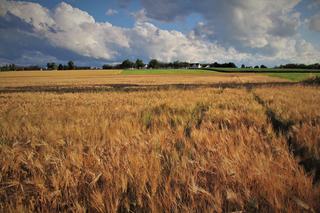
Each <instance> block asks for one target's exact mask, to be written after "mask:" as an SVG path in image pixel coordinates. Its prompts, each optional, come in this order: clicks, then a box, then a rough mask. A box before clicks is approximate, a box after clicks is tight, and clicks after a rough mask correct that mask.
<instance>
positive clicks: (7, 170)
mask: <svg viewBox="0 0 320 213" xmlns="http://www.w3.org/2000/svg"><path fill="white" fill-rule="evenodd" d="M318 96H320V93H319V90H318V89H317V88H316V87H315V88H313V87H301V86H290V87H286V88H285V89H283V88H281V89H279V88H272V87H267V88H257V89H254V88H253V89H250V90H248V89H245V88H243V89H241V88H240V89H228V88H225V89H222V88H220V89H219V88H218V89H213V88H198V89H197V88H196V89H190V90H182V89H170V90H159V91H129V92H123V91H113V92H101V93H90V92H87V93H86V92H84V93H61V94H60V93H59V94H58V93H49V92H32V93H31V92H25V93H2V94H0V137H1V138H0V168H1V174H0V211H6V212H29V211H30V212H52V211H62V212H65V211H68V212H69V211H72V212H150V211H151V212H233V211H244V212H297V211H298V212H302V211H309V212H316V211H318V210H319V209H320V187H319V184H318V183H317V182H315V175H316V174H315V172H314V171H316V168H313V167H312V169H314V170H307V169H306V167H305V166H304V165H302V164H301V156H299V155H297V154H296V153H295V152H294V151H293V150H292V147H291V146H292V144H290V143H288V142H290V140H289V139H290V138H291V139H293V138H294V139H295V142H296V143H297V144H300V146H301V147H307V150H308V154H309V155H312V156H314V158H315V159H318V157H319V155H318V154H319V137H318V136H319V133H320V132H319V131H320V130H319V119H318V118H319V116H320V113H319V111H318V109H317V107H318V106H320V103H319V100H320V99H319V98H318ZM306 106H308V108H306ZM270 112H271V113H270ZM287 120H293V121H294V122H295V124H292V125H290V126H289V127H288V128H287V129H285V128H284V127H283V126H285V124H286V121H287ZM300 121H301V122H300ZM276 122H279V124H278V126H280V127H283V128H282V129H281V128H278V127H277V125H276V124H277V123H276ZM299 122H300V123H299ZM300 146H299V147H300ZM302 160H303V159H302Z"/></svg>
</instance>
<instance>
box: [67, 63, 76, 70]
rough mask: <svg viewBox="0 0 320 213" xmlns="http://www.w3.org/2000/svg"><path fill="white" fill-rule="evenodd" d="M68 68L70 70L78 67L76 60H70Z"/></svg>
mask: <svg viewBox="0 0 320 213" xmlns="http://www.w3.org/2000/svg"><path fill="white" fill-rule="evenodd" d="M68 69H69V70H74V69H76V66H75V65H74V62H73V61H69V62H68Z"/></svg>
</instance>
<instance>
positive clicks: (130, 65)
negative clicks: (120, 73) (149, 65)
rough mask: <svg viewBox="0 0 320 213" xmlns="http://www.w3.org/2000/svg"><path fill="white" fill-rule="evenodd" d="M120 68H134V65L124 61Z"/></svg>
mask: <svg viewBox="0 0 320 213" xmlns="http://www.w3.org/2000/svg"><path fill="white" fill-rule="evenodd" d="M120 67H121V68H122V69H129V68H133V67H134V63H133V62H132V61H130V60H129V59H127V60H124V61H123V62H122V63H121V65H120Z"/></svg>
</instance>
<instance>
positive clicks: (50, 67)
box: [47, 62, 58, 70]
mask: <svg viewBox="0 0 320 213" xmlns="http://www.w3.org/2000/svg"><path fill="white" fill-rule="evenodd" d="M57 68H58V66H57V65H56V63H54V62H52V63H50V62H49V63H47V69H48V70H56V69H57Z"/></svg>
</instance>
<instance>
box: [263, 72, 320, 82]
mask: <svg viewBox="0 0 320 213" xmlns="http://www.w3.org/2000/svg"><path fill="white" fill-rule="evenodd" d="M268 75H269V76H272V77H277V78H283V79H288V80H291V81H296V82H298V81H303V80H306V79H308V78H312V77H314V76H320V73H270V74H268Z"/></svg>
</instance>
